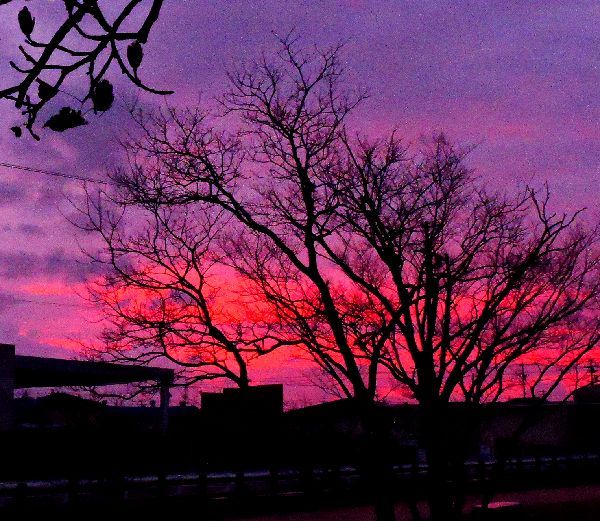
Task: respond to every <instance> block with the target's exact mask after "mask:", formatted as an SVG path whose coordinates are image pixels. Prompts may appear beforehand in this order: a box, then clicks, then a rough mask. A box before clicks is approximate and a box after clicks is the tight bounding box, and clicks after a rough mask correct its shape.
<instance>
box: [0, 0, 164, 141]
mask: <svg viewBox="0 0 600 521" xmlns="http://www.w3.org/2000/svg"><path fill="white" fill-rule="evenodd" d="M61 1H62V3H63V4H64V8H65V18H64V21H63V22H62V23H61V24H60V26H59V27H58V28H57V29H56V31H55V32H54V34H53V36H52V37H51V38H50V40H48V41H39V40H38V39H37V38H36V37H34V35H33V33H34V30H35V25H36V18H35V17H34V16H33V15H32V13H31V12H30V11H29V9H28V8H27V7H23V8H22V9H21V10H20V11H19V14H18V23H19V27H20V29H21V32H22V33H23V35H24V37H25V45H20V46H19V51H20V53H21V56H22V58H23V59H24V60H25V62H26V65H18V64H17V63H15V62H14V61H10V66H11V67H12V68H13V69H14V70H15V71H17V73H18V74H19V75H20V76H21V80H20V81H18V82H17V83H16V84H14V85H11V86H9V87H6V88H4V89H2V90H0V99H3V98H4V99H7V100H10V101H12V102H14V105H15V107H16V109H18V110H20V111H21V112H22V114H23V115H24V116H25V122H24V127H25V128H26V129H27V130H28V131H29V133H30V134H31V135H32V136H33V137H34V138H35V139H39V136H38V135H37V133H36V132H35V131H34V125H35V123H36V120H37V117H38V114H39V113H40V111H41V110H42V109H43V108H44V107H45V106H46V105H47V104H48V103H50V102H51V101H53V100H54V98H55V97H57V95H58V94H59V93H60V92H61V91H62V90H63V88H64V84H65V81H66V80H67V79H68V77H69V76H72V75H73V74H75V73H78V72H79V71H81V70H85V71H86V75H87V77H88V91H87V93H86V94H85V96H84V97H83V99H81V100H78V101H79V105H80V107H79V108H78V109H74V108H71V107H70V106H64V107H62V108H61V109H60V110H59V111H58V112H57V113H56V114H54V115H53V116H52V117H50V118H49V119H48V120H47V121H46V122H45V124H44V127H47V128H49V129H50V130H53V131H56V132H63V131H65V130H68V129H70V128H74V127H77V126H80V125H84V124H86V120H85V118H84V115H85V114H82V111H83V110H84V109H85V105H86V103H87V105H91V108H92V109H93V110H94V112H104V111H106V110H108V109H109V108H110V107H111V106H112V104H113V101H114V92H113V86H112V84H111V83H110V81H109V80H107V79H105V76H106V74H107V73H108V71H109V70H110V68H111V65H113V64H116V65H117V67H118V69H119V70H120V71H121V73H122V74H124V75H125V76H126V77H127V78H128V79H129V81H130V82H131V83H133V84H134V85H135V86H136V87H138V88H140V89H142V90H145V91H147V92H151V93H154V94H170V93H171V91H165V90H157V89H154V88H152V87H150V86H148V85H147V84H146V83H145V82H144V81H143V80H142V79H140V77H139V75H138V69H139V67H140V65H141V63H142V60H143V55H144V52H143V47H142V45H143V44H145V43H146V42H147V40H148V36H149V34H150V30H151V29H152V26H153V25H154V23H155V22H156V20H157V19H158V17H159V14H160V10H161V8H162V4H163V1H162V0H151V1H146V0H128V1H127V2H126V3H125V4H124V5H123V8H122V10H121V11H120V12H119V13H118V14H117V15H116V16H115V17H114V18H112V19H111V17H109V16H108V15H106V13H105V10H104V9H103V8H102V7H101V6H100V4H99V2H97V1H95V0H81V1H78V0H61ZM0 3H3V4H7V3H10V0H9V1H8V2H7V1H4V2H0ZM144 4H145V5H144ZM142 8H146V12H145V14H144V16H143V21H142V23H141V25H140V27H139V28H138V29H136V30H132V29H131V28H130V27H129V26H130V25H131V24H130V23H129V24H128V23H127V22H128V21H130V20H131V19H133V17H134V15H135V14H136V11H137V10H140V9H142ZM126 42H129V44H128V46H127V48H126V49H123V48H122V45H123V44H124V43H126ZM11 130H12V131H13V132H14V134H15V135H16V136H17V137H20V136H21V135H22V132H23V131H22V128H21V127H20V126H15V127H12V129H11Z"/></svg>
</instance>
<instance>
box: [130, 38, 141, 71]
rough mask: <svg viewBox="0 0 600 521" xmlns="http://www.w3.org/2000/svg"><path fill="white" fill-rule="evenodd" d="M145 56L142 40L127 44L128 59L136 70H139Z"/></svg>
mask: <svg viewBox="0 0 600 521" xmlns="http://www.w3.org/2000/svg"><path fill="white" fill-rule="evenodd" d="M143 58H144V50H143V49H142V44H141V43H140V42H138V41H135V42H133V43H130V44H129V45H128V46H127V61H128V62H129V65H131V68H132V69H133V70H134V72H137V70H138V68H139V66H140V65H141V64H142V59H143Z"/></svg>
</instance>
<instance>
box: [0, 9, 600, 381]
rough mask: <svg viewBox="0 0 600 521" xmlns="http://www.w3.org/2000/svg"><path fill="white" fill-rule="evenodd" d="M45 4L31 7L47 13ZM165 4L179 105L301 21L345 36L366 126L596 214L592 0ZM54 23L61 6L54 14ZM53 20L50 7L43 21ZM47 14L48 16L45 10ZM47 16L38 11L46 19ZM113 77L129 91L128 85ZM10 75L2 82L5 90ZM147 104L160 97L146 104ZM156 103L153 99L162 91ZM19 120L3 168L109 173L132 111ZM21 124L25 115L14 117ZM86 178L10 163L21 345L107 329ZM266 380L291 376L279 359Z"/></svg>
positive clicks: (6, 209) (598, 98)
mask: <svg viewBox="0 0 600 521" xmlns="http://www.w3.org/2000/svg"><path fill="white" fill-rule="evenodd" d="M21 4H22V3H21V2H16V3H15V4H14V5H12V4H11V5H9V6H3V7H2V16H1V17H0V35H1V38H0V78H8V77H9V74H10V73H9V65H8V61H9V60H10V59H14V57H15V56H16V53H17V52H18V51H17V45H18V43H19V42H20V34H19V32H18V27H17V20H16V12H17V10H18V9H19V8H20V7H21V6H22V5H21ZM41 4H42V2H38V3H36V5H31V6H30V9H31V10H32V11H33V12H34V15H35V10H36V8H37V9H41ZM280 7H281V3H280V2H275V1H263V2H255V1H246V0H239V1H236V2H226V3H222V2H206V1H183V0H182V1H177V2H173V1H171V2H165V8H164V13H163V15H162V17H161V19H160V21H159V22H158V24H157V26H156V27H155V30H154V32H153V33H152V35H151V39H150V42H149V45H148V46H147V49H146V56H147V58H146V61H145V63H144V74H146V78H147V79H148V81H149V83H151V84H153V85H156V86H157V87H165V88H173V89H175V90H176V94H175V95H173V96H172V97H171V99H170V103H172V104H174V105H183V104H185V103H194V102H196V101H197V100H198V99H199V97H200V93H202V99H210V98H211V96H213V95H215V94H218V93H219V92H220V90H221V89H222V87H223V86H224V85H225V70H226V68H227V67H229V66H230V65H231V64H233V63H234V62H235V61H239V60H252V59H253V58H257V57H259V56H260V53H261V51H263V50H267V51H268V50H269V49H272V48H273V46H274V39H273V37H272V34H271V33H272V32H273V31H275V32H278V33H283V32H287V31H288V30H289V29H290V28H292V27H295V28H296V30H297V32H298V34H300V35H302V39H303V41H304V42H305V43H306V44H309V45H311V44H313V43H316V44H319V45H328V44H332V43H336V42H338V41H339V40H347V41H348V43H347V46H346V49H345V51H344V52H345V56H346V59H347V61H346V67H347V70H348V73H349V75H350V78H351V79H352V81H355V82H357V84H360V85H363V86H365V87H366V88H367V89H368V90H369V91H370V93H371V98H370V99H369V100H368V102H367V103H366V104H365V105H364V106H363V107H362V108H361V110H360V114H359V115H357V116H356V117H355V119H356V122H357V123H359V125H360V128H361V129H362V130H363V131H364V132H368V133H372V134H374V135H377V134H378V133H379V132H380V131H387V130H389V129H391V128H393V127H397V128H398V129H399V132H400V133H401V134H403V135H405V136H406V140H407V141H408V142H411V141H415V140H417V139H418V138H419V136H420V135H431V134H432V133H433V132H434V131H439V130H443V131H445V132H446V133H447V134H448V135H449V136H450V138H451V139H452V140H453V141H457V142H463V143H478V144H479V146H478V148H477V150H476V151H475V152H474V154H473V156H472V158H471V162H472V164H473V166H474V167H475V168H476V170H477V172H478V174H479V175H480V176H482V177H483V178H484V179H485V180H486V181H488V182H489V183H491V184H493V185H494V186H498V187H500V188H508V189H510V187H511V186H514V185H515V184H516V183H525V182H531V183H534V184H540V183H542V182H543V181H545V180H548V181H549V182H550V186H551V187H553V188H554V192H555V202H556V204H557V206H558V208H559V209H560V208H568V209H573V208H575V207H579V206H587V207H588V208H590V210H591V212H590V214H589V215H590V218H591V219H597V218H598V214H599V207H598V200H599V196H600V188H599V187H600V176H599V170H600V88H599V87H600V53H599V48H598V44H597V31H598V30H597V27H598V23H599V22H600V9H599V8H598V4H597V2H594V1H581V2H578V3H577V9H575V8H574V7H573V5H572V4H571V3H570V2H564V1H556V0H555V1H541V0H540V1H531V2H467V1H455V2H442V1H422V2H408V1H391V0H389V1H372V2H358V1H357V2H351V3H345V2H343V3H337V2H303V1H291V2H287V3H286V8H285V9H284V10H282V9H280ZM49 13H50V16H52V9H50V11H49ZM44 16H48V15H47V14H44ZM40 17H41V13H40ZM40 19H41V18H40ZM117 76H118V74H117V73H115V74H114V79H115V83H116V87H117V89H122V90H121V91H120V93H121V94H123V95H124V96H125V97H127V96H130V95H132V91H131V90H129V87H128V86H126V85H125V84H124V83H120V80H119V78H118V77H117ZM3 81H4V80H3V79H2V80H0V83H1V82H3ZM149 101H150V100H149ZM153 101H155V102H156V100H153ZM17 119H18V114H16V113H15V112H14V110H13V108H12V107H11V106H9V104H8V103H2V104H0V121H2V125H1V128H0V161H4V162H12V163H18V164H22V165H28V166H34V167H38V168H45V169H48V170H57V171H61V172H69V173H78V174H81V175H86V176H90V177H99V178H102V177H105V175H106V171H107V169H110V168H112V167H114V165H116V164H118V162H119V160H120V153H119V149H118V147H116V146H115V144H114V140H115V139H116V138H118V137H119V135H121V132H122V130H123V129H124V128H127V127H128V125H129V122H128V121H129V120H128V115H127V112H126V110H125V109H124V106H123V105H122V104H117V106H115V108H114V109H113V110H111V111H109V112H108V113H106V114H105V115H104V116H103V117H102V118H98V119H94V120H93V121H92V122H91V123H90V125H88V126H87V127H84V128H82V129H79V130H78V131H77V132H72V133H66V134H64V135H52V134H48V133H45V134H44V136H43V139H42V140H41V142H39V143H36V142H33V141H31V140H29V139H24V140H20V141H17V140H15V139H14V137H13V135H12V133H11V132H10V131H9V127H10V126H12V124H14V123H16V122H17ZM13 120H14V121H13ZM80 191H81V186H80V185H79V184H78V182H76V181H70V180H67V179H61V178H55V177H48V176H43V175H37V174H32V173H26V172H21V171H16V170H9V169H6V168H3V167H0V217H1V221H0V237H1V244H2V248H1V250H0V342H8V343H15V344H16V345H17V350H18V352H21V353H30V354H43V355H48V354H50V355H54V356H66V357H68V356H71V355H72V354H73V350H75V349H76V346H77V344H76V342H74V340H73V339H77V338H79V339H82V340H89V339H90V338H93V337H94V335H95V334H96V333H97V331H98V327H99V326H98V325H97V324H94V323H93V322H90V321H91V320H94V319H95V318H96V317H97V314H96V312H95V311H94V310H93V309H91V308H90V307H89V306H88V305H87V304H86V302H85V301H83V300H82V299H81V298H80V297H79V296H78V293H79V292H81V290H82V288H83V283H84V281H85V279H86V278H88V277H93V276H96V275H97V268H96V267H95V266H92V265H90V263H89V262H88V261H87V259H85V258H84V257H82V255H81V253H80V250H79V247H78V243H77V241H78V240H79V241H82V243H83V244H84V246H85V245H86V243H85V241H87V240H89V239H88V238H86V237H84V236H78V234H77V233H76V232H75V231H74V229H73V227H72V226H71V225H70V224H69V223H68V222H67V221H66V219H65V217H64V214H69V212H70V211H71V209H70V206H69V203H68V202H67V196H68V197H77V195H78V194H79V193H80ZM271 360H272V361H270V362H268V363H267V362H261V363H260V364H259V366H258V367H257V374H259V376H258V378H259V379H260V378H262V379H263V380H265V381H267V380H272V379H273V378H277V377H278V376H282V375H285V374H287V371H288V366H290V367H291V366H293V365H294V363H295V362H290V361H286V360H281V359H280V355H277V356H275V357H274V358H273V359H271Z"/></svg>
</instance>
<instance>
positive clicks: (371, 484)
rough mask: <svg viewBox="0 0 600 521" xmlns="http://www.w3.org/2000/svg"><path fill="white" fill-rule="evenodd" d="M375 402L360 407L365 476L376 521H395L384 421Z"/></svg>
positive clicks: (392, 481)
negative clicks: (363, 435)
mask: <svg viewBox="0 0 600 521" xmlns="http://www.w3.org/2000/svg"><path fill="white" fill-rule="evenodd" d="M382 414H385V412H384V411H378V410H377V409H376V407H375V405H374V404H372V403H371V404H368V405H366V406H363V407H362V418H363V426H364V430H365V444H366V447H365V449H366V450H365V455H366V458H367V459H366V461H365V462H364V465H363V473H364V478H365V479H366V482H367V487H368V491H369V495H370V496H371V500H372V502H373V507H374V512H375V519H376V521H396V514H395V508H394V504H395V501H394V490H393V486H394V475H393V470H392V464H391V461H390V453H389V443H388V441H389V432H388V428H389V426H388V425H387V422H386V421H385V418H384V417H382Z"/></svg>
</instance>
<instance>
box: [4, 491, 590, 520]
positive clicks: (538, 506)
mask: <svg viewBox="0 0 600 521" xmlns="http://www.w3.org/2000/svg"><path fill="white" fill-rule="evenodd" d="M494 501H497V502H511V503H512V502H516V503H519V506H518V508H517V510H510V511H508V510H507V511H506V512H504V513H503V512H502V511H501V509H500V510H497V511H494V512H490V513H489V515H486V516H485V517H481V516H480V515H478V514H477V512H476V506H475V505H476V500H475V499H473V500H471V501H470V503H469V505H468V506H467V508H466V512H465V520H466V521H481V520H489V521H598V519H600V485H581V486H572V487H562V488H548V489H544V490H529V491H522V492H511V493H503V494H499V495H497V496H496V497H495V498H494ZM251 510H252V508H250V509H248V508H246V509H245V512H244V513H242V512H240V511H236V510H235V509H231V508H230V506H229V504H228V505H227V506H225V505H218V504H212V505H211V506H210V507H208V508H207V505H200V504H194V503H190V502H189V501H175V500H173V499H164V498H163V499H160V500H158V499H152V498H148V500H147V501H145V502H144V503H143V504H136V505H135V506H134V505H131V504H122V505H118V504H112V505H109V504H106V503H105V504H97V505H89V504H87V505H85V506H83V505H82V506H81V507H80V508H77V506H74V505H70V506H68V507H65V508H63V509H56V508H52V512H51V514H52V515H51V517H52V518H55V519H61V520H65V521H66V520H75V519H77V520H80V519H86V520H88V519H102V520H103V521H113V520H117V519H145V520H147V521H150V520H154V519H160V520H162V519H165V520H167V519H176V518H188V519H189V518H190V516H191V517H193V518H195V519H198V520H202V521H374V520H375V518H374V515H373V510H372V508H371V507H370V506H369V505H367V504H365V503H364V500H363V501H360V500H359V501H357V502H356V503H355V504H351V505H350V504H340V503H337V504H336V503H335V502H333V501H332V502H320V503H319V504H310V503H307V502H306V498H287V500H286V501H282V502H280V503H278V504H275V503H272V504H269V505H256V512H254V513H252V511H251ZM266 511H269V512H270V513H268V514H266V513H259V512H266ZM396 514H397V520H398V521H410V519H411V518H410V515H409V511H408V509H407V507H406V506H405V505H403V504H402V503H399V504H398V505H397V507H396ZM49 516H50V513H49V512H48V510H47V509H44V508H41V507H39V506H38V507H30V508H28V507H27V506H25V508H19V509H18V510H13V511H11V510H4V511H3V512H2V519H3V520H5V519H6V520H12V519H36V518H37V519H46V518H48V517H49Z"/></svg>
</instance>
